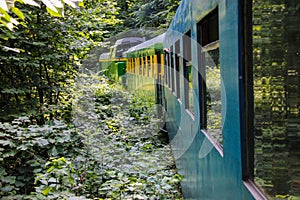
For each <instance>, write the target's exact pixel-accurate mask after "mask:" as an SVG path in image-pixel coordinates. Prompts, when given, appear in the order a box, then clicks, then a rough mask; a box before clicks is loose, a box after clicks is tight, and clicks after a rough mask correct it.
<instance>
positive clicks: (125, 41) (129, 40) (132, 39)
mask: <svg viewBox="0 0 300 200" xmlns="http://www.w3.org/2000/svg"><path fill="white" fill-rule="evenodd" d="M144 41H146V40H145V38H142V37H127V38H122V39H119V40H117V41H116V43H115V45H114V46H118V45H121V44H130V43H137V42H140V43H141V42H144Z"/></svg>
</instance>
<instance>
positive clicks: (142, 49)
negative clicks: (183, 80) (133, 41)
mask: <svg viewBox="0 0 300 200" xmlns="http://www.w3.org/2000/svg"><path fill="white" fill-rule="evenodd" d="M164 38H165V33H163V34H160V35H158V36H156V37H154V38H152V39H150V40H147V41H145V42H143V43H141V44H138V45H136V46H134V47H131V48H130V49H128V50H127V51H125V52H124V53H123V56H125V55H126V56H127V57H136V56H140V55H146V54H148V55H152V54H155V52H156V51H157V50H158V51H162V50H163V41H164Z"/></svg>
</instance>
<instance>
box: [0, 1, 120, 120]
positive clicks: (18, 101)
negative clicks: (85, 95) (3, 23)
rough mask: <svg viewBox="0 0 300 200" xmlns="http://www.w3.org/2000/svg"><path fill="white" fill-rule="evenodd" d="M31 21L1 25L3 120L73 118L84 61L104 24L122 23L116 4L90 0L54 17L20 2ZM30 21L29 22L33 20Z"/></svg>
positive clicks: (99, 38)
mask: <svg viewBox="0 0 300 200" xmlns="http://www.w3.org/2000/svg"><path fill="white" fill-rule="evenodd" d="M20 7H21V8H20V10H21V11H22V12H23V14H24V16H25V18H26V20H25V21H24V22H23V23H22V24H23V26H18V27H16V29H15V31H14V32H10V31H8V30H7V29H5V28H3V29H0V34H1V36H2V37H1V39H0V47H2V48H1V49H0V52H1V56H0V62H1V70H0V80H1V81H0V82H1V84H0V108H1V109H0V120H2V121H11V120H13V119H14V118H16V117H18V116H20V115H26V116H29V115H30V116H31V117H32V118H35V119H36V121H37V122H38V123H39V124H43V123H45V121H46V120H49V119H50V120H52V119H55V118H56V119H59V118H62V119H64V120H66V121H70V117H71V116H70V113H71V104H72V102H71V93H72V91H71V90H70V88H71V87H72V85H73V83H74V79H75V77H76V74H77V71H78V69H79V68H80V66H81V61H82V59H85V58H86V55H87V53H88V52H89V51H90V49H91V48H94V47H95V46H99V44H100V43H101V41H102V39H103V33H104V32H105V30H103V28H104V26H105V25H110V26H113V25H114V24H115V23H117V22H118V20H117V19H115V17H114V13H115V12H117V11H116V9H115V7H114V3H113V2H112V3H111V4H109V2H107V1H89V2H86V6H85V7H81V8H76V9H65V12H66V13H67V14H68V16H70V17H68V18H52V17H50V16H49V15H48V14H47V13H46V12H44V11H43V10H41V9H39V8H35V7H33V8H30V9H29V8H28V7H26V6H22V5H20ZM29 19H30V21H29Z"/></svg>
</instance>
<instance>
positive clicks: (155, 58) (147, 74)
mask: <svg viewBox="0 0 300 200" xmlns="http://www.w3.org/2000/svg"><path fill="white" fill-rule="evenodd" d="M164 36H165V34H161V35H158V36H156V37H154V38H152V39H150V40H147V41H146V42H143V43H141V44H139V45H137V46H134V47H132V48H130V49H128V51H126V52H124V57H126V58H127V66H126V84H125V85H126V87H127V89H128V90H129V91H132V92H137V93H142V95H145V94H146V95H147V96H148V97H149V98H151V99H152V101H153V102H155V104H156V105H157V112H158V116H162V115H163V113H162V112H163V110H162V106H161V105H162V104H163V101H162V96H163V95H162V93H163V91H162V89H163V88H162V77H164V54H163V39H164Z"/></svg>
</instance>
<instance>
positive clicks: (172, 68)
mask: <svg viewBox="0 0 300 200" xmlns="http://www.w3.org/2000/svg"><path fill="white" fill-rule="evenodd" d="M170 56H171V57H170V61H171V62H170V64H171V67H170V76H169V77H170V84H171V85H170V87H171V90H172V92H175V87H174V86H175V79H174V47H173V46H171V48H170Z"/></svg>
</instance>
